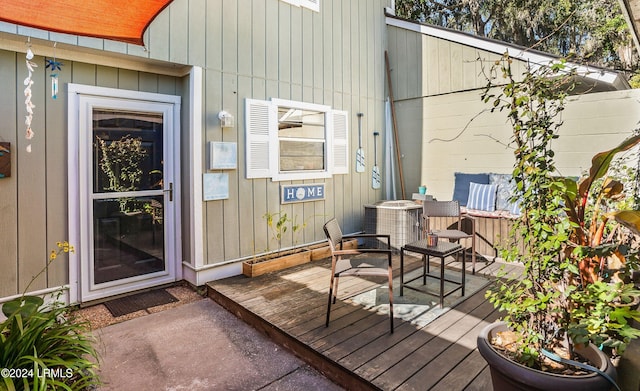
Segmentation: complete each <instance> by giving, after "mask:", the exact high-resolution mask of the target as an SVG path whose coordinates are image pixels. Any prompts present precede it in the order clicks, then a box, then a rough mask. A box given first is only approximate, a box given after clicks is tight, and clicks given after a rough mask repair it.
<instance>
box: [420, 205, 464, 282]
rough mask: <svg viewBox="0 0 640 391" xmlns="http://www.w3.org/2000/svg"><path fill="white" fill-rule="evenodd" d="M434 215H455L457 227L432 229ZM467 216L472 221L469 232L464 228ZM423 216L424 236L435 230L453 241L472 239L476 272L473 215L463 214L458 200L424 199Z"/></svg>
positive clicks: (436, 233)
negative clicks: (463, 222)
mask: <svg viewBox="0 0 640 391" xmlns="http://www.w3.org/2000/svg"><path fill="white" fill-rule="evenodd" d="M433 217H453V218H456V219H457V222H456V223H454V225H453V226H455V227H456V228H452V229H449V228H450V227H451V226H449V227H447V228H448V229H441V230H433V231H432V230H431V227H430V221H429V220H430V219H431V218H433ZM463 217H464V218H467V219H469V220H470V221H471V232H470V233H467V232H465V231H463V230H462V218H463ZM422 218H423V219H424V224H423V236H424V235H426V234H427V233H429V232H433V233H434V234H435V235H437V236H438V238H442V239H449V241H451V242H458V243H459V242H460V240H462V239H471V264H472V272H473V274H475V273H476V223H475V219H474V218H473V217H472V216H468V215H463V214H462V213H461V212H460V204H459V203H458V201H424V202H423V203H422ZM466 251H467V248H466V246H465V249H464V251H463V253H462V256H463V257H464V256H466V254H465V253H466Z"/></svg>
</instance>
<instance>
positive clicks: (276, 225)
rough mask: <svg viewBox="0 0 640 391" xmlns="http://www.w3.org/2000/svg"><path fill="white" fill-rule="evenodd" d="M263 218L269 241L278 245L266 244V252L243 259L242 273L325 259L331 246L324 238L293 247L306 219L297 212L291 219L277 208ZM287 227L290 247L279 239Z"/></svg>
mask: <svg viewBox="0 0 640 391" xmlns="http://www.w3.org/2000/svg"><path fill="white" fill-rule="evenodd" d="M262 218H263V219H265V221H266V222H267V228H268V229H269V232H270V234H271V237H270V241H275V242H276V243H277V244H278V249H277V250H275V251H271V250H270V249H269V247H267V250H266V251H265V254H263V255H261V256H255V255H254V257H253V258H252V259H250V260H246V261H244V262H242V274H244V275H245V276H247V277H257V276H260V275H262V274H265V273H269V272H272V271H276V270H282V269H286V268H288V267H292V266H296V265H301V264H303V263H307V262H310V261H315V260H319V259H324V258H327V257H329V256H330V255H331V250H330V249H329V244H328V243H327V242H322V243H318V244H314V245H311V246H304V247H296V246H297V235H298V234H299V233H300V232H301V231H302V230H303V229H305V228H306V227H307V222H306V221H304V222H302V223H298V218H297V216H294V217H293V219H291V218H290V217H289V216H288V215H287V213H286V212H284V211H280V212H276V213H272V212H267V213H265V214H264V215H263V216H262ZM289 229H290V232H291V233H292V235H293V239H294V243H293V248H289V249H283V248H282V239H283V237H284V235H285V234H286V233H287V231H289ZM344 246H345V249H347V248H349V249H351V248H357V247H358V241H357V240H349V241H345V244H344Z"/></svg>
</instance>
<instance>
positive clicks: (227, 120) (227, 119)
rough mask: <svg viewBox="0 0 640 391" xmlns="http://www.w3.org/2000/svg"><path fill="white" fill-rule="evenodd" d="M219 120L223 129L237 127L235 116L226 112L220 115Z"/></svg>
mask: <svg viewBox="0 0 640 391" xmlns="http://www.w3.org/2000/svg"><path fill="white" fill-rule="evenodd" d="M218 119H219V120H220V126H221V127H223V128H233V127H234V126H235V121H234V118H233V115H231V114H229V113H228V112H226V111H224V110H223V111H221V112H219V113H218Z"/></svg>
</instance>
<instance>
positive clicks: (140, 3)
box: [0, 0, 172, 46]
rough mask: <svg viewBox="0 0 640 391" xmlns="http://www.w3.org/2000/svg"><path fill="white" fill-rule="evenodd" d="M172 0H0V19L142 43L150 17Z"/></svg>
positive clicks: (22, 24) (51, 29)
mask: <svg viewBox="0 0 640 391" xmlns="http://www.w3.org/2000/svg"><path fill="white" fill-rule="evenodd" d="M171 1H172V0H109V1H90V0H55V1H54V0H48V1H43V0H0V21H4V22H9V23H15V24H18V25H21V26H27V27H35V28H39V29H42V30H47V31H54V32H59V33H67V34H74V35H82V36H87V37H96V38H104V39H111V40H114V41H121V42H127V43H132V44H136V45H141V46H144V41H143V39H142V36H143V34H144V32H145V30H146V29H147V27H149V24H151V21H153V19H154V18H155V17H156V16H157V15H158V14H159V13H160V12H161V11H162V10H163V9H164V8H165V7H167V6H168V5H169V4H170V3H171Z"/></svg>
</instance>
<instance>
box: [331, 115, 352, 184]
mask: <svg viewBox="0 0 640 391" xmlns="http://www.w3.org/2000/svg"><path fill="white" fill-rule="evenodd" d="M331 114H332V115H331V118H332V120H331V124H332V129H331V131H332V133H333V134H332V137H331V140H332V158H333V167H332V172H333V174H348V173H349V145H348V144H349V143H348V140H349V127H348V123H349V114H348V113H347V112H346V111H338V110H333V111H332V112H331Z"/></svg>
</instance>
